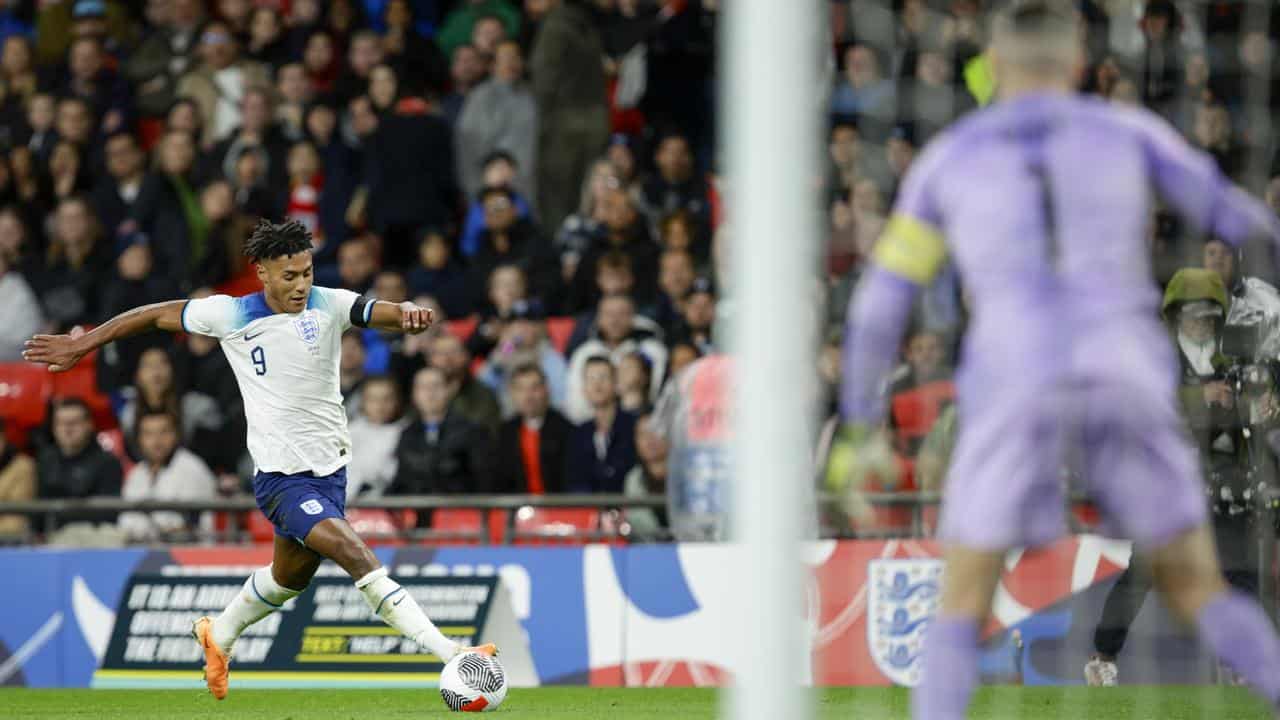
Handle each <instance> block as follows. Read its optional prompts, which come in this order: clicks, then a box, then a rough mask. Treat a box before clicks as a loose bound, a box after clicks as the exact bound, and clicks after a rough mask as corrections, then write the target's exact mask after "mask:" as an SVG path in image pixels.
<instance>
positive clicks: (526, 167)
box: [454, 40, 538, 197]
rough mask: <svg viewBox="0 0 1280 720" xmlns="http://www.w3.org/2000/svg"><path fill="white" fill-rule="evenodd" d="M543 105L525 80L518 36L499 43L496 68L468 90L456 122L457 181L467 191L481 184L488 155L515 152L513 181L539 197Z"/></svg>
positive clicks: (474, 191)
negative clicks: (536, 181)
mask: <svg viewBox="0 0 1280 720" xmlns="http://www.w3.org/2000/svg"><path fill="white" fill-rule="evenodd" d="M537 132H538V107H537V103H536V102H535V101H534V98H533V92H532V91H531V90H530V89H529V88H528V86H527V85H526V84H525V82H524V58H523V57H522V56H521V55H520V46H519V45H518V44H517V43H516V42H515V41H513V40H508V41H505V42H503V43H501V44H500V45H498V48H497V51H496V53H495V54H494V61H493V73H492V75H490V77H489V79H488V80H486V81H485V82H483V83H480V84H479V85H478V86H476V88H475V89H473V90H472V91H471V92H470V93H469V94H468V95H467V100H466V102H465V103H464V104H463V106H462V114H461V115H459V116H458V122H457V124H456V125H455V127H454V133H455V134H454V143H455V148H456V154H457V161H458V181H459V184H460V185H461V186H462V190H463V192H465V193H466V194H467V196H468V197H473V196H475V195H476V194H477V193H478V192H480V190H481V189H482V179H483V175H482V173H483V166H482V163H483V161H484V159H485V158H486V157H487V156H489V155H490V154H491V153H493V152H494V151H496V150H502V151H505V152H507V153H509V154H510V155H511V157H512V158H513V160H514V164H515V166H516V167H517V168H519V174H518V175H517V176H516V178H515V181H514V182H513V183H512V185H511V187H513V188H514V189H518V190H519V191H520V193H521V194H523V195H525V196H528V197H536V196H537V195H536V193H535V192H534V185H533V178H534V176H535V172H534V169H535V166H534V150H535V146H536V143H537V137H538V135H537Z"/></svg>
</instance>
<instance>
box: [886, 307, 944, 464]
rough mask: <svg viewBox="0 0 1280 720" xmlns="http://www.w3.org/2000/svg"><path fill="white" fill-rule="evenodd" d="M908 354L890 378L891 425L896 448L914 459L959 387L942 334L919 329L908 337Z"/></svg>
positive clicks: (900, 452) (906, 353)
mask: <svg viewBox="0 0 1280 720" xmlns="http://www.w3.org/2000/svg"><path fill="white" fill-rule="evenodd" d="M905 355H906V363H905V364H904V365H902V366H901V367H899V368H898V369H897V370H896V371H895V372H894V374H893V375H892V376H891V377H890V378H889V425H890V427H891V428H892V430H893V439H894V449H895V450H897V451H898V453H899V454H901V455H903V456H905V457H907V458H912V459H914V458H915V456H916V453H917V452H918V451H919V450H920V443H921V442H923V441H924V438H925V436H926V435H928V434H929V430H930V428H932V427H933V423H934V422H935V421H936V420H937V419H938V414H939V413H940V412H942V410H943V408H945V407H946V406H947V405H948V404H949V403H951V402H952V401H953V400H954V399H955V392H956V390H955V383H954V382H953V381H952V379H951V368H950V365H949V364H948V363H947V349H946V339H945V338H944V337H943V336H942V335H941V334H939V333H936V332H933V331H930V330H918V331H916V332H915V333H913V334H912V335H911V337H910V338H908V339H907V345H906V352H905Z"/></svg>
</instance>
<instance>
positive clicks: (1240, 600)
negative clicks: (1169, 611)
mask: <svg viewBox="0 0 1280 720" xmlns="http://www.w3.org/2000/svg"><path fill="white" fill-rule="evenodd" d="M1196 627H1197V628H1199V630H1200V637H1201V638H1202V639H1203V640H1204V642H1205V644H1206V645H1208V646H1209V649H1210V650H1213V654H1214V655H1216V656H1218V659H1219V660H1222V661H1223V662H1225V663H1226V664H1228V665H1230V666H1231V669H1232V670H1235V671H1236V672H1238V673H1240V675H1242V676H1243V677H1244V679H1245V680H1247V681H1249V685H1251V686H1252V687H1253V689H1254V690H1255V691H1257V692H1258V694H1260V695H1262V696H1263V697H1265V698H1266V699H1267V700H1268V701H1269V702H1270V703H1271V704H1272V705H1273V706H1274V705H1276V704H1277V703H1280V640H1277V639H1276V631H1275V629H1274V628H1273V627H1272V625H1271V622H1270V621H1269V620H1267V616H1266V615H1264V614H1263V612H1262V609H1261V608H1259V607H1258V604H1257V603H1255V602H1254V601H1253V600H1251V599H1249V598H1248V597H1246V596H1244V595H1241V594H1240V593H1237V592H1232V591H1227V592H1224V593H1221V594H1219V595H1218V596H1217V597H1215V598H1214V599H1212V600H1210V601H1209V602H1207V603H1205V605H1204V607H1203V608H1201V609H1200V612H1199V614H1198V615H1197V616H1196Z"/></svg>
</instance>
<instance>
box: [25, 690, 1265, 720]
mask: <svg viewBox="0 0 1280 720" xmlns="http://www.w3.org/2000/svg"><path fill="white" fill-rule="evenodd" d="M718 702H719V698H718V695H717V693H716V692H715V691H714V690H700V689H685V688H662V689H615V688H577V687H575V688H539V689H535V690H518V689H517V690H512V691H511V695H510V696H508V697H507V701H506V702H505V703H504V704H503V706H502V707H501V708H499V709H498V711H497V712H498V715H497V717H510V718H512V719H513V720H515V719H516V718H520V719H522V720H523V719H528V720H533V719H537V720H542V719H543V718H546V719H548V720H550V719H556V718H583V719H585V718H601V719H605V718H608V719H610V720H613V719H617V720H639V719H641V718H644V719H646V720H648V719H652V720H695V719H698V718H715V717H716V715H717V708H718ZM815 707H816V709H817V717H819V718H823V720H826V719H828V718H832V719H834V718H849V719H851V720H853V719H856V720H906V718H908V717H909V713H908V705H907V693H906V692H905V691H904V690H900V689H882V688H841V689H832V690H821V691H817V693H816V696H815ZM447 715H449V712H448V710H447V709H446V708H445V706H444V704H443V703H442V702H441V701H440V696H439V695H438V694H437V693H436V691H435V690H434V689H431V688H424V689H423V690H421V691H419V690H236V689H235V687H234V686H233V687H232V689H231V694H230V696H228V697H227V699H226V700H224V701H222V702H217V701H215V700H214V699H213V698H212V697H210V696H209V695H207V694H206V693H203V692H200V691H195V690H14V689H8V690H0V718H5V719H6V720H75V719H77V718H85V719H92V720H174V719H175V718H182V719H184V720H185V719H187V718H190V719H192V720H203V719H205V718H209V719H214V718H216V719H217V720H322V719H323V720H409V719H410V718H414V719H417V718H423V717H443V716H447ZM490 717H494V716H493V715H491V716H490ZM969 717H970V718H971V720H1211V719H1212V720H1272V718H1273V716H1272V715H1270V714H1268V713H1267V712H1266V709H1265V708H1264V707H1263V706H1262V705H1260V704H1259V703H1258V702H1257V701H1255V700H1254V699H1253V698H1252V697H1251V696H1250V695H1248V694H1247V693H1246V692H1245V691H1243V690H1239V689H1235V688H1220V687H1158V688H1157V687H1121V688H1107V689H1101V688H1083V687H1074V688H1021V687H987V688H983V689H982V691H981V692H980V693H979V695H978V697H977V700H976V702H975V704H974V707H973V710H972V712H971V713H970V715H969ZM780 720H782V719H780Z"/></svg>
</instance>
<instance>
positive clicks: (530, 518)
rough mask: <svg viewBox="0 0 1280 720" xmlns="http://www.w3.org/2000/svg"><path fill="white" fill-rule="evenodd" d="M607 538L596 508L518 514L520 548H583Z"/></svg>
mask: <svg viewBox="0 0 1280 720" xmlns="http://www.w3.org/2000/svg"><path fill="white" fill-rule="evenodd" d="M603 537H604V533H602V532H601V530H600V511H599V510H597V509H595V508H534V507H522V508H520V509H519V510H517V511H516V514H515V534H514V538H513V540H514V541H515V543H516V544H520V545H555V544H579V543H584V542H589V541H593V540H600V539H602V538H603Z"/></svg>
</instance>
